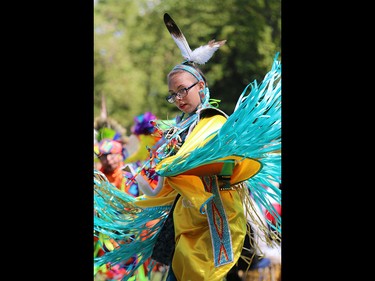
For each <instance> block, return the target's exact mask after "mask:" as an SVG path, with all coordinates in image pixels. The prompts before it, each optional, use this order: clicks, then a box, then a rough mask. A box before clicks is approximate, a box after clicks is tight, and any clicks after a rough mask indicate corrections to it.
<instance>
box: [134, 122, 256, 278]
mask: <svg viewBox="0 0 375 281" xmlns="http://www.w3.org/2000/svg"><path fill="white" fill-rule="evenodd" d="M225 121H226V118H225V117H224V116H222V115H214V116H211V117H207V118H203V119H201V120H200V121H199V122H198V124H197V125H196V126H195V128H194V129H193V131H192V132H191V134H190V135H189V136H188V137H187V138H186V141H185V143H184V144H183V145H182V146H181V149H180V150H179V151H178V153H177V154H176V155H175V156H171V157H168V158H166V159H164V160H163V161H161V162H160V163H159V164H158V166H157V167H156V170H157V169H158V167H161V166H163V165H166V164H167V165H168V163H170V162H171V161H173V159H174V158H175V157H179V156H181V155H184V154H186V153H188V152H189V151H191V150H194V149H195V148H196V147H197V146H199V145H204V143H202V140H203V139H207V138H208V139H209V138H210V137H209V136H210V135H211V134H212V133H213V132H215V131H216V130H217V129H219V128H220V127H221V126H222V125H223V124H224V122H225ZM212 137H213V135H212ZM228 159H231V160H234V161H235V162H236V165H235V167H234V169H233V174H232V177H231V181H230V182H231V184H232V185H236V184H238V183H240V182H242V181H244V180H246V179H248V178H250V177H251V176H253V175H254V174H256V173H257V172H258V171H259V169H260V167H261V165H260V164H259V162H257V161H256V160H252V159H246V160H243V161H239V160H242V158H237V157H235V156H233V157H227V158H226V159H220V160H221V161H218V162H215V163H212V164H211V165H205V166H202V167H197V168H195V169H191V170H189V171H183V172H182V173H181V174H180V175H177V176H172V177H166V178H165V182H164V186H163V188H162V190H161V192H160V193H159V194H158V195H156V196H154V197H150V196H144V197H143V199H147V200H142V201H138V202H137V205H139V206H140V207H152V206H161V205H170V204H172V202H173V200H174V198H175V196H176V195H177V193H180V194H181V197H180V198H179V199H178V201H177V203H176V206H175V209H174V213H173V220H174V228H175V242H176V246H175V252H174V256H173V260H172V268H173V272H174V274H175V276H176V278H177V280H178V281H188V280H191V281H205V280H207V281H216V280H217V281H221V280H223V278H224V277H225V276H226V274H227V273H228V271H229V270H230V269H231V268H232V267H233V266H234V265H235V263H236V262H237V260H238V259H239V257H240V254H241V250H242V247H243V243H244V239H245V235H246V217H245V213H244V209H243V203H242V198H241V194H240V193H241V192H240V190H238V189H236V188H234V189H233V190H222V191H219V193H220V197H221V201H222V204H223V208H224V210H225V217H224V219H225V220H226V222H227V225H228V226H229V231H230V238H229V239H230V241H228V242H231V249H232V252H233V259H232V261H231V262H228V263H225V264H222V265H220V266H215V257H214V253H213V252H214V250H213V240H212V237H211V233H210V227H209V223H208V218H207V214H206V213H202V210H204V209H205V206H206V204H207V202H209V201H210V198H211V199H212V197H213V194H212V193H211V192H209V191H207V190H206V189H205V186H204V184H203V182H202V178H201V177H202V176H205V175H217V174H219V173H220V171H221V169H222V166H223V162H224V160H228ZM237 186H241V185H237ZM219 258H220V257H219Z"/></svg>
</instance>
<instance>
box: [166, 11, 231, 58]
mask: <svg viewBox="0 0 375 281" xmlns="http://www.w3.org/2000/svg"><path fill="white" fill-rule="evenodd" d="M164 23H165V26H166V27H167V29H168V31H169V33H170V34H171V36H172V38H173V40H174V41H175V43H176V44H177V46H178V48H179V49H180V50H181V54H182V56H183V57H184V58H185V60H186V61H189V62H193V63H196V64H205V63H206V62H207V61H208V60H209V59H210V58H211V57H212V56H213V54H214V53H215V52H216V51H217V50H218V49H219V48H220V47H221V46H223V45H224V44H225V42H226V41H227V40H222V41H215V40H210V41H209V42H208V43H207V44H206V45H203V46H200V47H198V48H196V49H194V50H193V51H192V50H191V48H190V46H189V43H188V42H187V40H186V38H185V36H184V34H183V33H182V32H181V30H180V29H179V28H178V26H177V24H176V23H175V22H174V20H173V19H172V18H171V16H170V15H168V13H165V14H164Z"/></svg>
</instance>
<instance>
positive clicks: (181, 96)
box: [168, 71, 204, 113]
mask: <svg viewBox="0 0 375 281" xmlns="http://www.w3.org/2000/svg"><path fill="white" fill-rule="evenodd" d="M190 87H191V88H190ZM168 88H169V94H170V95H172V96H174V98H175V101H174V104H175V105H176V106H177V108H178V109H179V110H181V111H182V112H184V113H192V112H194V111H195V110H196V109H197V107H198V105H200V104H201V99H200V96H199V91H200V90H203V89H204V83H203V81H199V82H198V81H197V79H196V78H195V77H194V76H193V75H191V74H190V73H189V72H186V71H179V72H176V73H174V74H173V75H171V76H170V77H169V80H168ZM184 89H185V90H184Z"/></svg>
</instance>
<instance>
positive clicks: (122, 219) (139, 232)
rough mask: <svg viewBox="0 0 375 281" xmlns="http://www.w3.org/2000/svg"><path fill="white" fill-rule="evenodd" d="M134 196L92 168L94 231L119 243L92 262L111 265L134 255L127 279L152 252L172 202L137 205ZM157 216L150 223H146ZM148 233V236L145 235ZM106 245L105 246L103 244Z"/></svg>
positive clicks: (98, 265)
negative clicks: (149, 205)
mask: <svg viewBox="0 0 375 281" xmlns="http://www.w3.org/2000/svg"><path fill="white" fill-rule="evenodd" d="M134 201H135V198H134V197H132V196H130V195H128V194H127V193H125V192H123V191H121V190H119V189H118V188H117V187H115V186H114V185H112V184H111V183H110V182H108V180H107V179H106V177H105V176H104V175H103V174H102V173H101V172H99V171H97V170H94V235H97V236H99V233H102V234H104V236H105V237H107V239H108V240H109V239H113V240H115V241H116V242H117V243H119V246H118V247H117V248H115V249H114V250H112V251H107V252H106V253H105V254H104V255H102V256H100V257H96V258H94V266H95V267H96V266H97V267H100V266H101V265H103V264H107V263H110V264H111V265H112V266H114V265H116V264H118V263H120V262H124V261H127V260H130V259H132V258H136V261H135V263H133V265H132V267H129V268H128V269H127V270H128V274H127V275H126V276H124V278H123V279H122V280H128V279H129V278H130V277H132V276H133V275H134V273H135V271H136V270H137V269H138V267H139V266H141V265H142V264H143V263H144V262H145V261H146V260H147V259H148V258H149V257H150V256H151V254H152V249H153V247H154V243H155V239H156V237H157V234H158V233H159V231H160V230H161V227H162V225H163V224H164V222H165V219H166V217H167V215H168V212H169V210H170V208H171V206H159V207H154V208H140V207H137V206H136V205H135V204H134ZM154 219H160V220H159V222H157V223H156V224H155V225H153V226H152V227H150V226H147V225H146V223H147V222H149V221H151V220H154ZM146 237H147V239H146ZM102 248H103V249H105V246H104V245H102Z"/></svg>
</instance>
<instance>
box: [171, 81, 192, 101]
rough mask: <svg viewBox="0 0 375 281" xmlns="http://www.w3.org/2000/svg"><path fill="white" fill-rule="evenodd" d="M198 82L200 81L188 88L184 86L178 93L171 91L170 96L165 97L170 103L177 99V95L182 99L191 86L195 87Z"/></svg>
mask: <svg viewBox="0 0 375 281" xmlns="http://www.w3.org/2000/svg"><path fill="white" fill-rule="evenodd" d="M198 82H199V81H197V82H195V83H194V84H193V85H191V86H189V87H187V88H182V89H180V90H178V91H177V93H173V92H170V93H169V96H168V97H166V98H165V99H166V100H167V102H169V103H174V102H175V101H176V97H178V98H179V99H182V98H184V97H186V95H187V94H188V92H189V90H190V89H191V88H193V87H194V86H195V85H197V84H198Z"/></svg>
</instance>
